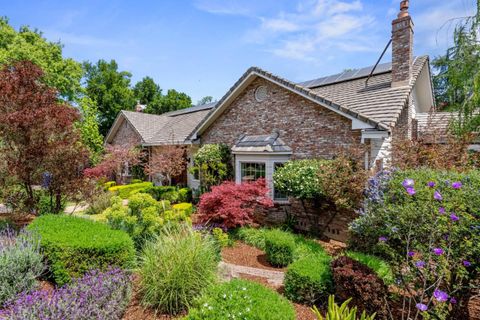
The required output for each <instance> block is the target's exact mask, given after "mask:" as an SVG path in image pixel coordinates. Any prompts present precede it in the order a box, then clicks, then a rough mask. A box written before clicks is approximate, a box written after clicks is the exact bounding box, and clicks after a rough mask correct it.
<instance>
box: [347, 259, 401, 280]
mask: <svg viewBox="0 0 480 320" xmlns="http://www.w3.org/2000/svg"><path fill="white" fill-rule="evenodd" d="M346 256H347V257H349V258H351V259H353V260H356V261H358V262H360V263H362V264H364V265H366V266H367V267H369V268H370V269H372V270H373V271H374V272H375V273H376V274H377V276H379V277H380V278H381V279H382V280H383V282H384V283H385V284H387V285H389V284H392V283H393V282H394V279H393V273H392V268H391V267H390V266H389V265H388V263H387V262H386V261H385V260H383V259H381V258H379V257H376V256H373V255H370V254H366V253H362V252H355V251H347V252H346Z"/></svg>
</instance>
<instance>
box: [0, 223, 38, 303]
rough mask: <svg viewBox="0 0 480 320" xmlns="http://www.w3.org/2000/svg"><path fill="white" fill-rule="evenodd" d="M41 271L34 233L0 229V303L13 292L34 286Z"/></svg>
mask: <svg viewBox="0 0 480 320" xmlns="http://www.w3.org/2000/svg"><path fill="white" fill-rule="evenodd" d="M44 271H45V264H44V262H43V255H42V253H41V250H40V238H39V237H38V235H36V234H35V233H32V232H28V231H25V230H22V231H19V232H17V231H14V230H12V229H10V228H9V227H7V228H5V229H3V230H0V284H1V285H0V307H1V306H2V305H3V304H4V303H5V302H6V301H8V300H11V299H13V298H14V297H15V296H16V295H17V294H19V293H21V292H30V291H32V290H33V289H35V288H36V287H37V278H38V277H39V276H41V275H42V274H43V272H44Z"/></svg>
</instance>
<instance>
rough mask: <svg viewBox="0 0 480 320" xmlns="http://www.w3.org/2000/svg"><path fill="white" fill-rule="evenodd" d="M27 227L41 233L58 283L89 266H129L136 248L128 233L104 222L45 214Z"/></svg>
mask: <svg viewBox="0 0 480 320" xmlns="http://www.w3.org/2000/svg"><path fill="white" fill-rule="evenodd" d="M28 229H29V230H32V231H35V232H37V233H38V234H39V235H40V237H41V242H40V245H41V247H42V249H43V250H44V254H45V256H46V258H47V262H48V265H49V271H50V273H51V277H52V278H53V280H54V281H55V282H56V283H57V284H59V285H63V284H65V283H67V282H69V281H70V280H71V279H72V278H78V277H81V276H83V275H84V274H85V273H86V272H87V271H89V270H92V269H99V270H106V269H107V267H108V266H117V267H121V268H129V267H131V266H132V264H133V261H134V255H135V249H134V246H133V241H132V239H131V238H130V237H129V236H128V234H127V233H125V232H123V231H120V230H112V229H110V228H109V227H108V226H107V225H105V224H103V223H99V222H94V221H91V220H88V219H83V218H78V217H73V216H66V215H55V216H54V215H45V216H41V217H38V218H36V219H35V220H34V221H33V222H32V223H31V224H30V225H29V226H28Z"/></svg>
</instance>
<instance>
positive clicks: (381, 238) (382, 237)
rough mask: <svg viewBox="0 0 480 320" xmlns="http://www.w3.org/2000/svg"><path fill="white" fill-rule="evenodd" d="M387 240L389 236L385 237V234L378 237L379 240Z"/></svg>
mask: <svg viewBox="0 0 480 320" xmlns="http://www.w3.org/2000/svg"><path fill="white" fill-rule="evenodd" d="M387 240H388V238H387V237H385V236H381V237H378V241H380V242H386V241H387Z"/></svg>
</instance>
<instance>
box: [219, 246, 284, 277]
mask: <svg viewBox="0 0 480 320" xmlns="http://www.w3.org/2000/svg"><path fill="white" fill-rule="evenodd" d="M222 260H223V261H225V262H228V263H232V264H236V265H239V266H245V267H252V268H259V269H266V270H275V271H284V270H285V269H286V268H275V267H273V266H272V265H271V264H270V263H268V261H267V256H266V255H265V252H264V251H262V250H260V249H258V248H255V247H252V246H249V245H248V244H245V243H243V242H241V241H236V242H235V244H234V245H233V246H232V247H226V248H223V250H222Z"/></svg>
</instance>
